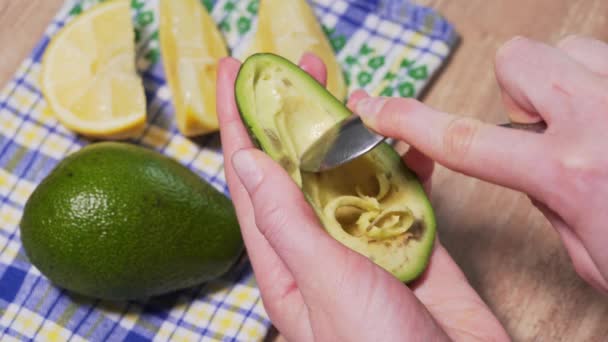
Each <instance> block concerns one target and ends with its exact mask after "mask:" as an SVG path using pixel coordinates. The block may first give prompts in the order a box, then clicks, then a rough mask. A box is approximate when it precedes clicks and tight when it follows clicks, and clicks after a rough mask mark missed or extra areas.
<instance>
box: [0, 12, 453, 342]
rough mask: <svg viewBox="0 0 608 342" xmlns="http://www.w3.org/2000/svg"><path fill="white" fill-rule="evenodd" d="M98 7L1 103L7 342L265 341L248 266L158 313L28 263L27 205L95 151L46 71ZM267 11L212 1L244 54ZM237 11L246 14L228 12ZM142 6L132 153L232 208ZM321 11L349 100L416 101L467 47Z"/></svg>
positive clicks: (211, 141)
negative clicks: (186, 122)
mask: <svg viewBox="0 0 608 342" xmlns="http://www.w3.org/2000/svg"><path fill="white" fill-rule="evenodd" d="M97 1H98V0H70V1H67V2H66V5H65V6H64V7H63V9H62V10H61V11H60V12H59V13H58V14H57V16H56V17H55V19H54V20H53V21H52V23H51V24H50V26H49V28H48V29H47V31H46V33H45V35H44V36H43V37H42V39H41V41H40V42H39V44H38V45H37V47H36V48H35V49H34V51H33V52H32V53H31V55H30V57H29V58H27V59H26V60H25V61H23V63H22V64H21V66H20V67H19V69H18V70H17V72H16V74H15V76H14V78H13V79H12V80H11V81H10V82H9V83H8V84H7V85H6V86H5V88H4V89H3V90H2V91H1V92H0V340H2V341H5V340H6V341H10V340H44V341H46V340H53V341H64V340H76V341H78V340H94V341H106V340H111V341H117V340H125V341H148V340H161V341H164V340H188V341H190V340H193V341H194V340H203V341H211V340H223V341H255V340H261V339H263V337H264V336H265V335H266V333H267V331H268V329H269V327H270V321H269V319H268V317H267V314H266V313H265V311H264V308H263V306H262V303H261V299H260V294H259V291H258V289H257V287H256V283H255V279H254V277H253V273H252V270H251V267H250V264H249V263H248V261H247V259H246V257H244V258H243V260H241V262H239V263H238V264H237V265H236V266H235V267H234V268H233V269H232V270H231V271H230V272H229V273H228V274H226V275H225V276H223V277H222V278H220V279H217V280H215V281H211V282H208V283H205V284H201V285H200V286H196V287H193V288H190V289H187V290H183V291H179V292H177V293H172V294H168V295H166V296H161V297H157V298H152V299H149V300H147V301H141V302H139V301H132V302H119V303H112V302H105V301H100V300H96V299H91V298H85V297H82V296H79V295H76V294H73V293H69V292H67V291H65V290H62V289H60V288H57V287H55V286H53V285H52V284H51V283H49V281H48V280H47V279H46V278H45V277H44V276H43V275H41V274H40V272H39V271H38V270H37V269H36V268H35V267H34V266H32V265H31V264H30V263H29V261H28V260H27V257H26V256H25V253H24V251H23V248H22V246H21V242H20V237H19V220H20V218H21V214H22V210H23V207H24V205H25V202H26V201H27V198H28V196H29V195H30V194H31V192H32V191H33V190H34V189H35V187H36V185H37V184H38V183H40V181H41V180H42V179H43V178H44V177H45V176H46V175H48V173H49V172H50V171H51V170H52V168H53V167H54V166H55V165H56V164H57V163H58V162H59V161H60V160H61V159H62V158H64V157H65V156H66V155H67V154H69V153H71V152H74V151H76V150H78V149H80V148H81V147H83V146H84V145H86V144H89V143H91V141H89V140H87V139H85V138H83V137H81V136H79V135H76V134H74V133H72V132H71V131H69V130H67V129H66V128H65V127H63V126H62V125H61V124H59V123H58V122H57V121H56V120H55V118H54V117H53V114H52V112H51V111H50V110H49V109H48V106H47V103H46V101H45V100H44V98H43V96H42V93H41V91H40V86H39V80H38V78H39V76H40V61H41V58H42V56H43V54H44V51H45V48H46V46H47V44H48V43H49V40H50V39H51V37H52V36H53V35H54V34H55V33H56V32H57V30H58V29H60V28H61V27H62V26H63V25H64V24H65V23H66V22H67V21H69V20H70V19H71V18H72V16H73V15H75V14H76V13H78V12H79V11H81V10H86V9H87V8H88V6H90V5H92V4H94V3H95V2H97ZM257 1H258V0H248V1H238V2H237V1H235V0H218V1H204V2H205V3H206V4H208V5H210V6H212V10H211V13H212V16H213V18H214V19H215V20H216V21H217V22H218V23H219V22H222V21H224V22H226V23H227V26H226V27H234V26H235V25H236V24H237V22H238V21H239V20H241V18H243V17H247V18H250V19H251V21H252V23H253V25H252V30H251V31H250V32H240V33H237V32H235V31H234V30H232V31H231V30H228V29H226V28H222V31H223V33H224V34H225V36H226V39H227V42H228V45H229V47H230V48H231V49H232V50H233V51H238V48H239V47H240V46H243V45H245V44H246V41H247V40H248V39H250V38H251V35H252V34H253V30H254V28H255V11H252V8H257ZM228 3H232V4H235V6H234V7H235V10H233V11H232V12H228V11H226V10H225V9H226V8H227V7H226V4H228ZM132 4H133V16H134V21H135V22H138V23H142V22H145V23H146V26H145V27H140V26H138V25H136V31H137V36H138V45H137V46H138V60H137V65H138V69H139V71H140V73H141V75H142V78H143V80H144V87H145V93H146V97H147V111H148V122H147V125H146V129H145V131H144V132H143V133H142V135H141V136H139V137H137V138H135V139H132V140H131V142H132V143H135V144H140V145H143V146H146V147H148V148H151V149H154V150H157V151H159V152H161V153H164V154H166V155H169V156H171V157H173V158H175V159H177V160H178V161H179V162H181V163H183V164H184V165H186V166H188V167H189V168H190V169H192V170H193V171H194V172H196V173H197V174H199V175H200V176H201V177H202V178H203V179H205V180H206V181H207V182H209V183H210V184H212V185H213V186H214V187H215V188H217V189H218V190H219V191H221V192H223V193H224V194H226V195H227V196H228V189H227V186H226V183H225V179H224V174H223V160H222V156H221V151H220V149H221V146H220V143H219V138H218V135H217V134H211V135H208V136H203V137H200V138H196V139H188V138H185V137H183V136H182V135H180V134H179V132H178V131H177V129H176V126H175V124H174V117H173V106H172V103H171V96H170V93H169V91H168V88H167V86H166V84H165V76H164V73H163V68H162V63H161V62H160V61H159V60H158V40H157V34H156V29H157V26H154V24H152V25H149V24H150V21H154V15H153V13H155V11H156V5H157V4H156V1H146V2H143V1H141V0H133V1H132ZM311 5H312V6H313V8H314V10H315V13H316V14H317V16H318V18H319V20H320V22H321V23H322V25H323V27H324V29H325V31H326V33H327V36H328V38H329V39H330V41H331V42H332V46H333V47H334V49H335V51H336V54H337V56H338V59H339V60H340V62H341V63H342V65H343V67H344V72H345V76H346V79H347V80H348V85H349V91H352V90H354V89H358V88H364V89H366V90H367V91H368V92H370V93H372V94H383V95H395V96H417V95H418V94H419V92H420V91H421V90H422V89H423V88H424V86H426V85H427V84H428V80H429V79H430V78H431V77H432V75H433V74H434V73H435V72H436V71H437V70H438V68H439V67H440V65H441V64H442V63H443V61H444V60H445V59H446V57H447V56H448V55H449V53H450V51H451V50H452V48H453V46H454V44H455V43H456V41H457V39H458V36H457V34H456V33H455V32H454V30H453V28H452V26H451V25H450V24H449V23H448V22H446V21H445V20H444V19H443V18H441V16H439V15H438V14H437V13H435V12H433V11H432V10H430V9H428V8H424V7H420V6H416V5H414V4H412V3H410V2H409V1H407V0H403V1H397V0H392V1H391V0H375V1H363V0H350V1H346V0H337V1H330V0H313V1H312V2H311ZM76 9H77V10H76Z"/></svg>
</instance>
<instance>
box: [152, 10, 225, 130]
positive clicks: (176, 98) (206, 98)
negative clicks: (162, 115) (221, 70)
mask: <svg viewBox="0 0 608 342" xmlns="http://www.w3.org/2000/svg"><path fill="white" fill-rule="evenodd" d="M159 36H160V46H161V53H162V56H163V64H164V68H165V74H166V77H167V82H168V85H169V88H170V90H171V94H172V101H173V106H174V107H175V116H176V121H177V127H178V129H179V131H180V132H181V133H182V134H183V135H185V136H195V135H201V134H206V133H210V132H214V131H217V130H218V127H219V126H218V121H217V114H216V109H215V79H216V74H217V64H218V62H219V59H220V58H221V57H224V56H227V55H228V51H227V50H228V49H227V48H226V45H225V42H224V40H223V38H222V36H221V34H220V32H219V30H218V29H217V26H216V25H215V22H214V21H213V19H212V18H211V16H210V15H209V13H207V11H206V9H205V8H204V7H203V5H202V4H201V2H200V0H161V1H160V30H159Z"/></svg>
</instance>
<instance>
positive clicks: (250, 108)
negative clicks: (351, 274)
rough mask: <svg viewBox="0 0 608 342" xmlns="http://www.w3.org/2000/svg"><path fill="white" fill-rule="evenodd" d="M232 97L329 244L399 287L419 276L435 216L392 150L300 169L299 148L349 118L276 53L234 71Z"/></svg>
mask: <svg viewBox="0 0 608 342" xmlns="http://www.w3.org/2000/svg"><path fill="white" fill-rule="evenodd" d="M235 97H236V102H237V105H238V108H239V111H240V114H241V117H242V119H243V121H244V123H245V125H246V126H247V128H248V130H249V133H250V135H251V137H252V138H253V140H254V141H255V143H256V144H257V145H258V147H260V148H261V149H262V150H263V151H264V152H265V153H267V154H268V155H269V156H270V157H271V158H272V159H273V160H275V161H276V162H278V163H279V164H280V165H281V166H282V167H283V168H284V169H285V170H286V171H287V172H288V173H289V175H290V176H291V177H292V178H293V180H294V181H295V182H296V183H297V184H298V186H299V187H300V188H301V189H302V191H303V192H304V194H305V197H306V199H307V201H308V202H309V203H310V205H311V206H312V207H313V209H314V210H315V212H316V214H317V216H318V217H319V219H320V221H321V223H322V225H323V226H324V228H325V230H326V231H327V232H328V233H329V234H330V235H331V236H332V237H333V238H335V239H336V240H337V241H339V242H341V243H342V244H344V245H345V246H347V247H348V248H350V249H352V250H354V251H356V252H358V253H360V254H362V255H364V256H366V257H367V258H369V259H370V260H371V261H373V262H374V263H376V264H377V265H379V266H380V267H382V268H384V269H385V270H387V271H389V272H390V273H392V274H393V275H394V276H395V277H397V278H398V279H400V280H401V281H403V282H410V281H412V280H414V279H416V278H417V277H418V276H419V275H420V274H421V273H422V272H423V271H424V269H425V268H426V266H427V264H428V261H429V257H430V255H431V252H432V249H433V243H434V239H435V229H436V223H435V215H434V212H433V208H432V207H431V204H430V202H429V200H428V198H427V196H426V194H425V193H424V190H423V188H422V186H421V184H420V182H419V181H418V179H417V178H416V176H415V175H414V174H413V173H412V172H411V171H410V170H409V169H408V168H407V167H406V166H405V164H403V161H402V160H401V157H400V156H399V154H397V152H396V151H395V150H394V149H393V147H392V146H391V145H389V144H387V143H382V144H380V145H379V146H377V147H376V148H375V149H373V150H372V151H370V152H369V153H367V154H365V155H363V156H361V157H359V158H357V159H355V160H353V161H351V162H349V163H347V164H345V165H342V166H340V167H338V168H336V169H332V170H329V171H324V172H320V173H307V172H303V171H301V170H300V169H299V160H300V156H301V154H302V153H303V152H304V151H305V150H306V148H307V147H308V146H310V145H311V144H312V143H313V142H314V141H315V140H316V139H317V138H318V137H319V136H321V135H322V134H323V133H324V132H325V131H326V130H327V129H329V128H330V127H331V126H332V125H333V124H335V123H336V122H338V121H340V120H343V119H344V118H346V117H348V116H351V115H353V113H352V112H351V111H350V110H349V109H348V108H347V107H346V106H345V105H344V104H343V103H342V102H340V101H339V100H338V99H336V98H335V97H334V96H332V95H331V94H330V93H329V92H328V91H327V90H326V89H325V88H324V87H323V86H322V85H321V84H319V83H318V82H317V81H316V80H315V79H314V78H313V77H311V76H310V75H309V74H307V73H306V72H305V71H303V70H302V69H301V68H299V67H298V66H297V65H295V64H293V63H292V62H290V61H289V60H287V59H285V58H283V57H281V56H278V55H274V54H269V53H261V54H255V55H252V56H251V57H249V58H248V59H247V60H246V61H245V62H244V63H243V65H242V66H241V68H240V70H239V73H238V76H237V80H236V84H235Z"/></svg>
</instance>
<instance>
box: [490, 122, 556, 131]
mask: <svg viewBox="0 0 608 342" xmlns="http://www.w3.org/2000/svg"><path fill="white" fill-rule="evenodd" d="M498 126H500V127H506V128H514V129H521V130H524V131H530V132H534V133H542V132H544V131H545V130H546V129H547V123H546V122H544V121H540V122H534V123H527V124H525V123H518V122H508V123H503V124H499V125H498Z"/></svg>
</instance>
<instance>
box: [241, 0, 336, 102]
mask: <svg viewBox="0 0 608 342" xmlns="http://www.w3.org/2000/svg"><path fill="white" fill-rule="evenodd" d="M257 52H270V53H274V54H277V55H281V56H283V57H285V58H287V59H288V60H290V61H291V62H292V63H298V62H299V61H300V58H302V55H303V54H304V53H305V52H312V53H314V54H315V55H317V56H318V57H319V58H321V59H322V60H323V62H324V63H325V66H326V67H327V89H328V90H329V92H330V93H332V95H334V96H335V97H337V98H338V99H340V100H343V99H344V98H345V97H346V92H347V89H346V83H345V81H344V74H343V73H342V68H341V67H340V63H339V62H338V60H337V58H336V56H335V54H334V50H333V48H332V47H331V44H330V43H329V40H328V39H327V36H326V35H325V33H324V32H323V29H322V28H321V25H320V23H319V22H318V20H317V17H316V15H315V13H314V11H313V10H312V8H311V7H310V5H309V4H308V3H307V1H306V0H264V1H261V2H260V7H259V10H258V22H257V31H256V33H255V36H254V38H253V40H252V42H251V45H250V46H249V47H248V48H247V50H246V52H245V54H244V56H243V57H242V58H241V59H242V60H245V58H246V57H248V56H250V55H252V54H254V53H257Z"/></svg>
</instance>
